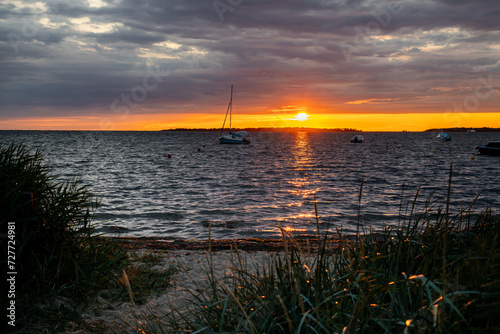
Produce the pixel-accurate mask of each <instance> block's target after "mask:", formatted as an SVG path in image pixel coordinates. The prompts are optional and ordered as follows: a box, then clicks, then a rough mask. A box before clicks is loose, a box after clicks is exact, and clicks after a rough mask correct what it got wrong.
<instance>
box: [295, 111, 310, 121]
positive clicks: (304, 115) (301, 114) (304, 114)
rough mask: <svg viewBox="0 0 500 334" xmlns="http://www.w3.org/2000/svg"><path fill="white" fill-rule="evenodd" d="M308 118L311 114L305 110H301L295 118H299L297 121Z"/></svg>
mask: <svg viewBox="0 0 500 334" xmlns="http://www.w3.org/2000/svg"><path fill="white" fill-rule="evenodd" d="M308 118H309V115H308V114H306V113H303V112H301V113H299V114H297V115H296V116H295V120H297V121H307V119H308Z"/></svg>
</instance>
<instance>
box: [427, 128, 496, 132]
mask: <svg viewBox="0 0 500 334" xmlns="http://www.w3.org/2000/svg"><path fill="white" fill-rule="evenodd" d="M470 130H474V131H475V132H500V128H487V127H484V128H446V129H443V128H441V129H429V130H425V132H467V131H470Z"/></svg>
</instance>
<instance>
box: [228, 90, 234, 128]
mask: <svg viewBox="0 0 500 334" xmlns="http://www.w3.org/2000/svg"><path fill="white" fill-rule="evenodd" d="M232 113H233V85H231V99H230V100H229V133H231V115H232Z"/></svg>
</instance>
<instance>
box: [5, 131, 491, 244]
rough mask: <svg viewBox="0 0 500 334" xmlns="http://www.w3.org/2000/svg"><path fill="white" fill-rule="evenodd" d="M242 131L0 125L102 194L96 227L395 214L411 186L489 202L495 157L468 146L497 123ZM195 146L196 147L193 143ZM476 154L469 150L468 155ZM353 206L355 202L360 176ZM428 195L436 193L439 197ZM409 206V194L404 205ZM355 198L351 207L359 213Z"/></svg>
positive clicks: (253, 232)
mask: <svg viewBox="0 0 500 334" xmlns="http://www.w3.org/2000/svg"><path fill="white" fill-rule="evenodd" d="M352 135H353V134H352V133H304V132H299V133H253V134H252V138H253V142H252V144H250V145H241V146H238V145H236V146H231V145H219V144H218V143H217V133H210V132H77V131H71V132H64V131H0V143H1V144H2V145H6V144H9V143H10V142H12V141H13V140H14V141H15V142H24V143H25V144H27V145H28V146H29V147H31V148H40V149H41V150H42V151H43V152H44V153H45V157H46V162H47V164H48V165H50V166H52V167H53V174H55V175H57V176H58V177H59V179H61V180H69V179H74V178H80V179H82V181H83V182H84V183H86V184H89V185H90V186H91V188H90V189H91V190H92V191H93V192H94V193H95V194H97V195H98V196H99V197H101V198H102V205H101V207H100V208H99V210H98V212H97V216H96V218H95V220H94V221H95V222H96V223H97V224H98V225H99V231H101V232H104V233H107V234H110V235H115V234H116V233H118V232H120V233H121V235H125V236H155V237H166V238H181V239H206V238H207V237H208V226H209V225H211V226H212V230H211V233H212V237H213V238H216V239H225V238H250V237H252V238H270V237H278V236H279V230H278V228H277V226H278V224H280V225H281V226H282V227H284V228H288V229H289V230H293V231H294V233H297V234H308V233H309V234H311V233H316V231H317V224H316V219H315V214H314V198H315V197H316V198H317V201H318V214H319V220H320V228H321V229H322V230H325V229H334V228H336V227H337V228H341V229H342V230H343V231H344V232H346V233H349V232H353V231H355V229H356V224H357V222H358V217H359V219H360V221H361V223H362V224H363V225H364V226H372V227H373V228H375V229H378V228H383V227H384V226H386V225H397V224H398V222H399V220H400V217H401V214H400V211H402V212H404V211H405V210H406V208H407V207H408V206H409V203H411V202H412V201H413V199H414V197H415V194H416V193H417V189H418V188H419V186H421V189H420V195H419V198H420V199H421V200H419V204H420V206H419V209H420V210H422V208H423V202H425V200H426V199H427V197H428V196H430V195H431V194H434V195H433V196H434V198H436V199H437V200H439V199H443V198H444V197H446V193H447V187H448V178H449V169H450V164H451V163H453V179H452V183H453V184H452V195H451V197H452V206H453V207H454V208H455V209H457V210H458V209H459V208H460V205H464V206H465V205H468V204H470V203H471V202H472V200H473V199H474V198H475V197H476V195H477V194H478V193H481V195H480V197H479V200H478V201H477V203H476V205H475V208H476V211H480V210H484V209H485V208H487V207H489V206H492V207H495V206H497V207H498V202H499V199H500V198H499V194H500V168H499V167H500V157H490V156H481V155H476V150H475V147H476V146H477V145H478V144H481V143H486V142H488V141H489V140H494V139H500V138H499V137H500V134H498V133H496V134H495V133H454V134H452V135H453V140H452V141H451V142H436V141H435V136H436V134H435V133H364V134H363V135H364V137H365V142H364V143H362V144H352V143H350V141H349V139H350V137H351V136H352ZM198 149H200V150H199V151H198ZM169 154H170V155H171V158H168V155H169ZM472 156H475V159H471V157H472ZM362 179H363V188H362V196H361V207H360V208H359V206H358V199H359V191H360V186H361V180H362ZM438 203H443V202H442V201H441V202H438ZM410 206H411V205H410ZM358 210H360V216H358Z"/></svg>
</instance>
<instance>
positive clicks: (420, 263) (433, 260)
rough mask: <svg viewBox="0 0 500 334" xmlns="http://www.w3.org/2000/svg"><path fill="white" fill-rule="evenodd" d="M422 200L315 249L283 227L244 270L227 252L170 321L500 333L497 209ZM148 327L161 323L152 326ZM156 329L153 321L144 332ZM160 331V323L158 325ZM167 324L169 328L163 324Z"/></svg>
mask: <svg viewBox="0 0 500 334" xmlns="http://www.w3.org/2000/svg"><path fill="white" fill-rule="evenodd" d="M431 202H432V200H428V201H427V202H426V203H427V204H426V207H425V208H424V209H423V210H422V212H421V213H420V214H416V213H415V203H416V197H415V202H414V203H413V204H414V205H413V208H412V210H411V213H410V215H409V216H408V219H403V221H402V222H401V225H400V226H399V227H394V228H391V227H387V228H386V229H385V230H384V231H383V233H377V234H373V233H361V234H359V235H358V236H356V237H355V238H352V236H345V235H343V234H342V233H341V232H340V231H337V233H335V235H332V236H328V235H325V236H322V237H321V238H320V240H319V247H318V248H317V249H315V250H314V251H311V250H308V249H304V247H303V246H300V244H299V243H298V242H297V240H295V239H294V238H293V237H292V236H291V235H289V234H287V233H286V231H285V230H283V243H284V251H283V252H281V253H277V254H276V256H275V257H273V258H272V259H271V260H267V261H266V262H264V263H262V265H261V266H259V267H257V268H248V267H247V266H246V265H245V262H244V261H241V256H242V254H240V252H238V250H236V249H235V250H234V252H233V257H232V258H233V261H232V262H233V264H232V266H231V267H232V268H231V270H232V274H231V275H229V276H227V275H226V276H225V277H217V276H216V275H214V274H213V272H214V271H213V265H214V264H213V263H212V262H211V257H210V254H208V255H207V257H208V261H207V263H208V265H209V267H208V270H207V280H208V288H207V289H204V292H203V293H200V294H196V293H193V295H192V307H191V308H189V309H188V310H183V311H179V312H174V313H172V314H166V315H165V316H166V318H167V319H168V327H169V328H171V329H172V330H174V331H180V332H183V331H184V332H200V333H201V332H203V333H492V332H498V331H500V318H499V317H498V315H499V314H500V306H499V305H500V247H499V244H498V241H499V237H500V217H499V216H497V215H494V214H493V212H492V211H491V210H486V211H485V212H483V213H481V214H479V215H472V214H471V210H472V208H471V207H469V208H467V210H462V211H461V212H459V213H458V214H456V215H452V214H451V213H450V212H449V205H448V204H447V203H449V198H448V202H447V203H445V204H446V205H445V208H442V207H438V208H437V211H436V212H432V211H431V210H429V207H430V205H429V203H431ZM155 328H159V326H156V327H155ZM154 332H158V331H156V330H153V329H151V330H150V333H154ZM162 332H165V331H162ZM167 332H169V331H167Z"/></svg>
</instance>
